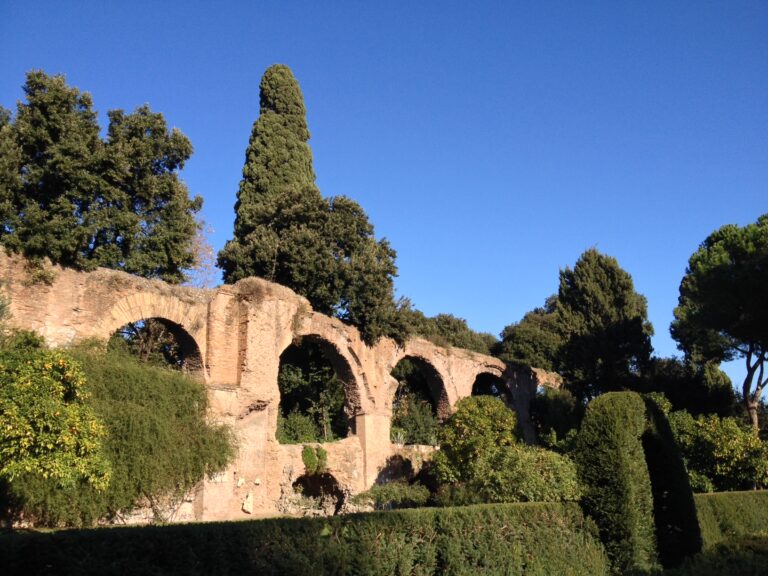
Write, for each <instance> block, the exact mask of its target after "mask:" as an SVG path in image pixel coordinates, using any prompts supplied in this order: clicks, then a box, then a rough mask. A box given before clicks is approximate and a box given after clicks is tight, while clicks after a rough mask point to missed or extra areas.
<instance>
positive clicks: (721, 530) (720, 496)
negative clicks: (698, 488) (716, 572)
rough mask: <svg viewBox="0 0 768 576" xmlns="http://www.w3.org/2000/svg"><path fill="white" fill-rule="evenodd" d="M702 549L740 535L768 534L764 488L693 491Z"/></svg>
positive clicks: (767, 514) (766, 499) (767, 494)
mask: <svg viewBox="0 0 768 576" xmlns="http://www.w3.org/2000/svg"><path fill="white" fill-rule="evenodd" d="M694 500H695V501H696V512H697V514H698V517H699V526H701V537H702V540H703V541H704V548H705V549H710V548H712V547H714V546H716V545H717V544H719V543H720V542H726V541H729V540H734V539H737V538H742V537H749V536H755V535H764V536H765V535H768V491H765V490H760V491H756V490H753V491H750V492H719V493H715V494H696V495H695V496H694Z"/></svg>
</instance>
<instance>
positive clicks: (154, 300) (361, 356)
mask: <svg viewBox="0 0 768 576" xmlns="http://www.w3.org/2000/svg"><path fill="white" fill-rule="evenodd" d="M49 268H50V270H49V271H50V274H48V276H50V277H51V278H49V280H50V282H49V283H45V282H35V280H34V275H33V274H32V272H31V271H30V270H29V269H28V268H27V265H26V263H25V261H24V260H23V259H21V258H19V257H14V256H8V255H6V254H4V253H0V272H1V273H2V284H1V285H0V293H2V294H3V295H4V296H5V297H6V298H7V299H8V300H9V303H10V312H11V319H10V322H11V324H12V325H14V326H16V327H19V328H24V329H28V330H34V331H35V332H37V333H39V334H40V335H41V336H43V337H44V338H45V340H46V342H47V343H48V344H49V345H51V346H65V345H67V344H70V343H72V342H74V341H76V340H80V339H84V338H100V339H107V338H109V337H110V336H111V335H112V333H114V331H115V330H117V329H118V328H120V327H121V326H123V325H125V324H127V323H128V322H136V321H139V320H142V319H147V318H162V319H165V320H166V321H169V322H170V323H172V325H173V326H174V327H175V329H177V330H178V331H181V332H182V333H184V334H185V335H186V336H187V337H188V338H187V341H188V342H189V343H190V345H191V346H192V347H193V348H195V349H196V350H195V351H196V353H197V354H198V356H199V359H200V366H199V373H198V376H199V377H200V378H201V380H202V381H203V382H204V383H205V385H206V387H207V390H208V396H209V400H210V417H211V418H212V419H214V420H216V421H220V422H224V423H226V424H228V425H230V426H231V427H232V428H233V430H234V431H235V434H236V437H237V440H238V455H237V458H236V460H235V461H234V462H233V463H232V465H231V466H230V467H229V468H228V469H227V470H226V471H224V472H222V473H220V474H219V475H217V476H216V477H214V478H212V479H208V480H206V481H204V483H203V484H202V485H201V486H200V487H198V489H196V490H195V492H194V494H193V495H191V496H190V498H189V499H188V500H189V501H188V502H187V508H186V510H185V511H182V512H181V513H180V514H179V515H178V518H182V519H190V520H192V519H195V520H231V519H240V518H247V517H253V516H269V515H274V514H278V513H280V512H281V511H284V509H283V508H281V502H285V495H286V491H287V490H290V489H291V486H292V484H293V483H294V482H295V481H296V480H297V479H298V478H299V477H300V476H301V475H302V474H303V473H304V465H303V463H302V460H301V448H302V447H301V446H289V445H281V444H279V443H278V442H277V440H276V438H275V430H276V427H277V417H278V409H279V402H280V392H279V390H278V386H277V374H278V370H279V365H280V356H281V354H282V353H283V352H284V351H285V349H286V348H288V346H290V345H291V343H292V342H294V341H295V340H297V339H299V338H302V337H307V338H312V339H314V340H315V341H317V342H319V343H321V344H322V346H323V348H324V352H325V353H326V354H327V355H328V357H329V359H330V360H331V362H332V364H333V365H334V368H335V369H336V371H337V374H338V375H339V376H340V378H341V379H342V381H344V382H345V386H346V392H347V397H348V403H349V405H350V406H351V407H352V411H353V412H354V415H353V419H354V426H353V430H354V434H352V435H350V436H349V437H347V438H345V439H342V440H339V441H337V442H333V443H328V444H325V445H324V448H325V449H326V450H327V452H328V472H329V473H330V474H331V475H333V477H334V478H335V479H336V481H337V482H338V484H339V485H340V486H341V487H342V489H343V491H344V493H345V494H350V495H351V494H356V493H358V492H361V491H363V490H365V489H367V488H369V487H370V486H371V485H372V484H373V483H374V482H375V481H376V479H377V477H378V475H379V473H380V472H381V470H382V469H383V468H384V467H385V465H386V463H387V461H388V459H390V458H392V457H393V456H396V455H398V454H400V453H401V452H402V447H400V446H397V445H393V444H392V443H391V442H390V439H389V436H390V419H391V415H392V401H393V398H394V395H395V392H396V389H397V381H396V380H395V379H394V378H393V377H392V376H391V374H390V372H391V371H392V369H393V368H394V367H395V365H396V364H397V363H398V361H400V360H401V359H402V358H404V357H406V356H411V357H415V358H418V359H420V360H421V361H423V362H425V363H427V364H428V365H429V366H430V367H431V368H432V371H433V375H434V380H435V382H437V385H438V386H439V387H440V388H441V390H440V396H441V399H442V400H441V402H440V409H441V410H443V412H444V413H447V412H450V410H451V409H452V407H453V406H454V405H455V404H456V402H457V401H458V400H459V399H460V398H463V397H465V396H469V395H470V394H471V393H472V385H473V383H474V382H475V379H476V378H477V376H478V375H480V374H492V375H494V376H497V377H500V378H502V379H503V380H504V382H505V383H506V384H507V386H508V388H509V390H510V393H511V395H512V398H513V402H514V404H515V405H516V407H517V409H518V411H519V413H520V415H521V417H522V418H523V420H525V418H527V403H528V402H529V401H530V397H531V394H532V393H535V390H536V387H537V386H538V385H542V384H544V385H557V383H558V381H557V378H556V375H552V374H549V373H544V372H543V371H538V370H535V369H530V368H516V369H513V368H510V367H507V366H506V365H505V364H504V363H503V362H502V361H500V360H498V359H497V358H493V357H490V356H485V355H483V354H478V353H475V352H470V351H467V350H462V349H458V348H443V347H440V346H436V345H434V344H432V343H431V342H428V341H426V340H422V339H412V340H410V341H408V342H407V343H406V344H405V346H399V345H398V344H397V343H396V342H394V341H393V340H390V339H381V340H379V341H378V342H377V343H376V344H375V345H374V346H368V345H366V344H365V342H363V340H362V339H361V337H360V334H359V333H358V331H357V329H355V328H353V327H351V326H347V325H345V324H343V323H342V322H341V321H339V320H337V319H335V318H330V317H328V316H324V315H322V314H318V313H316V312H314V311H313V310H312V308H311V306H310V305H309V302H308V301H307V300H306V299H305V298H303V297H301V296H299V295H297V294H296V293H295V292H293V291H292V290H290V289H288V288H286V287H284V286H280V285H278V284H273V283H271V282H267V281H265V280H262V279H259V278H247V279H244V280H241V281H239V282H237V283H236V284H234V285H227V286H221V287H219V288H217V289H215V290H200V289H194V288H184V287H178V286H171V285H168V284H166V283H164V282H161V281H159V280H146V279H143V278H139V277H136V276H131V275H129V274H126V273H123V272H118V271H113V270H105V269H99V270H97V271H95V272H90V273H84V272H77V271H74V270H69V269H63V268H60V267H58V266H49Z"/></svg>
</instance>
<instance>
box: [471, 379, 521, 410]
mask: <svg viewBox="0 0 768 576" xmlns="http://www.w3.org/2000/svg"><path fill="white" fill-rule="evenodd" d="M471 395H472V396H494V397H496V398H499V399H501V400H503V401H504V403H505V404H507V405H509V403H510V401H511V396H510V394H509V390H508V389H507V385H506V383H505V382H504V379H503V378H502V377H501V374H499V372H498V370H482V371H480V372H478V373H477V375H476V376H475V381H474V382H473V383H472V391H471Z"/></svg>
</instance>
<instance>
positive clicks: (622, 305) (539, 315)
mask: <svg viewBox="0 0 768 576" xmlns="http://www.w3.org/2000/svg"><path fill="white" fill-rule="evenodd" d="M647 315H648V314H647V305H646V300H645V297H644V296H641V295H640V294H638V293H637V292H635V289H634V285H633V282H632V278H631V276H630V275H629V274H628V273H627V272H625V271H624V270H623V269H622V268H621V267H620V266H619V264H618V262H617V261H616V260H615V259H614V258H611V257H610V256H606V255H604V254H601V253H600V252H598V251H597V250H595V249H593V248H592V249H589V250H587V251H586V252H584V253H583V254H582V255H581V256H580V257H579V259H578V260H577V261H576V264H575V266H574V267H573V269H571V268H566V269H565V270H562V271H561V272H560V288H559V290H558V293H557V296H554V297H551V298H549V299H548V300H547V303H546V306H545V307H544V308H540V309H536V310H534V311H532V312H529V313H528V314H526V316H525V317H524V318H523V320H522V321H521V322H520V323H518V324H513V325H510V326H507V327H506V328H505V329H504V332H503V333H502V342H501V344H500V345H499V346H498V348H497V353H498V354H499V356H500V357H501V358H502V359H504V360H507V361H513V362H517V363H522V364H525V365H528V366H537V367H540V368H545V369H550V370H555V371H557V372H559V373H560V374H562V375H563V377H564V379H565V382H566V386H567V387H568V388H569V390H570V391H571V392H573V393H574V394H575V395H576V396H577V398H579V399H580V400H584V399H589V398H593V397H595V396H597V395H598V394H601V393H603V392H608V391H611V390H624V389H637V388H638V386H639V375H640V372H641V370H642V368H643V367H644V366H645V365H647V363H648V362H649V360H650V354H651V344H650V337H651V335H652V334H653V327H652V326H651V324H650V322H648V319H647Z"/></svg>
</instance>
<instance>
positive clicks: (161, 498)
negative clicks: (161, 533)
mask: <svg viewBox="0 0 768 576" xmlns="http://www.w3.org/2000/svg"><path fill="white" fill-rule="evenodd" d="M68 354H69V355H71V356H72V357H73V358H74V359H75V360H76V361H77V363H78V365H79V366H81V367H82V372H81V373H82V374H84V375H85V377H86V379H87V383H88V390H89V393H90V396H89V398H88V399H87V401H86V402H87V407H88V408H89V410H92V411H93V413H94V414H95V415H96V416H97V417H98V419H99V421H101V422H103V423H104V428H105V432H106V434H105V436H104V437H103V445H104V456H105V458H106V459H107V460H108V462H109V464H110V466H111V470H112V475H111V478H110V482H109V485H108V486H107V487H106V489H103V490H96V489H95V487H94V486H92V485H90V484H89V483H86V482H79V483H75V484H72V485H68V486H60V485H57V484H56V483H53V482H50V481H49V480H47V479H45V478H41V477H39V476H38V477H35V478H31V479H29V480H28V481H27V480H25V481H24V482H23V483H18V484H17V485H16V493H17V494H19V495H21V496H22V497H23V502H24V503H25V511H28V512H31V513H32V514H33V516H34V517H35V518H37V519H39V521H40V522H42V523H43V524H46V525H51V526H57V525H88V524H93V523H95V522H96V521H98V520H99V519H102V518H108V519H113V520H119V519H120V517H121V515H122V514H124V513H126V512H129V511H130V510H131V509H133V508H135V507H137V506H149V507H151V509H152V510H153V511H154V513H155V517H156V518H157V519H158V520H167V515H168V514H169V513H171V512H172V511H173V509H174V507H175V506H176V505H177V504H178V503H180V502H181V498H182V496H183V495H184V494H185V493H187V492H188V491H189V490H190V489H192V488H193V487H194V486H195V485H196V484H197V483H198V482H199V481H200V480H202V479H203V478H204V477H205V475H206V474H212V473H215V472H217V471H220V470H222V469H223V468H224V466H226V464H227V463H228V462H229V461H230V460H231V458H232V456H233V453H234V447H233V443H232V439H231V435H230V433H229V431H228V429H226V428H225V427H224V426H217V425H212V424H209V423H207V422H206V420H205V413H206V408H207V396H206V391H205V388H204V386H203V385H202V384H200V383H197V382H194V381H192V380H190V379H189V378H186V377H185V376H184V375H182V374H181V373H179V372H178V371H174V370H168V369H166V368H160V367H157V366H150V365H147V364H146V363H141V362H138V361H137V360H136V359H135V358H133V357H132V356H130V355H128V354H127V353H126V352H125V351H123V350H111V351H108V352H106V353H105V352H104V350H103V348H102V347H101V346H100V345H85V344H84V345H83V346H81V347H78V348H75V349H71V350H69V351H68Z"/></svg>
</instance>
